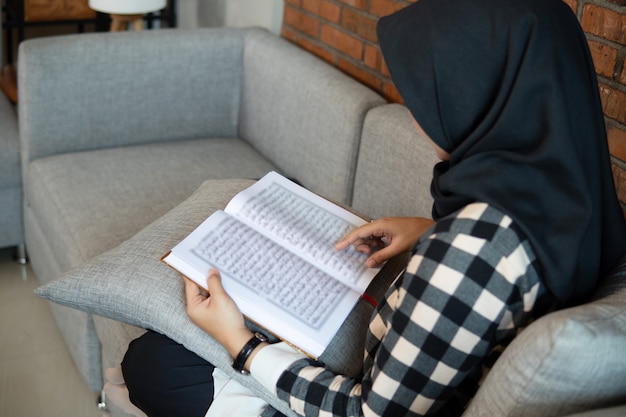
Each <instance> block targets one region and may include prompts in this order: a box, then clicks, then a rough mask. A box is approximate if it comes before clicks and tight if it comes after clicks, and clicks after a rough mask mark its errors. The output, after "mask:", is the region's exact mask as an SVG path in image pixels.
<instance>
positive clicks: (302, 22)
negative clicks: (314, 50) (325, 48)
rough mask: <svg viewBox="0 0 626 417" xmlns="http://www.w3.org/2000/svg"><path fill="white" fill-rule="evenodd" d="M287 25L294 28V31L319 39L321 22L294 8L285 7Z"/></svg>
mask: <svg viewBox="0 0 626 417" xmlns="http://www.w3.org/2000/svg"><path fill="white" fill-rule="evenodd" d="M284 23H285V24H286V25H289V26H292V27H293V28H294V29H296V30H298V31H301V32H303V33H306V34H307V35H309V36H313V37H315V38H316V37H318V36H319V29H320V22H319V20H317V19H315V18H313V17H311V16H309V15H306V14H304V13H302V12H301V11H299V10H296V9H294V8H292V7H285V20H284Z"/></svg>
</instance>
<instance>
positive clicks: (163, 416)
mask: <svg viewBox="0 0 626 417" xmlns="http://www.w3.org/2000/svg"><path fill="white" fill-rule="evenodd" d="M213 369H214V367H213V365H211V364H210V363H209V362H207V361H205V360H204V359H202V358H201V357H199V356H198V355H196V354H195V353H193V352H191V351H189V350H187V349H186V348H185V347H184V346H183V345H180V344H178V343H176V342H174V341H173V340H171V339H169V338H168V337H166V336H163V335H161V334H159V333H155V332H152V331H148V332H147V333H145V334H144V335H143V336H141V337H139V338H137V339H135V340H133V341H132V342H131V343H130V345H129V347H128V351H127V352H126V355H125V356H124V360H123V361H122V373H123V374H124V380H125V382H126V386H127V388H128V391H129V392H130V400H131V402H132V403H133V404H135V405H136V406H137V407H138V408H140V409H141V410H143V412H144V413H146V414H147V415H148V416H150V417H203V416H204V415H205V414H206V411H207V410H208V409H209V406H210V405H211V402H212V400H213Z"/></svg>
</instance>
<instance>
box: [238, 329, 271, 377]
mask: <svg viewBox="0 0 626 417" xmlns="http://www.w3.org/2000/svg"><path fill="white" fill-rule="evenodd" d="M263 342H267V337H265V335H263V334H261V333H259V332H256V333H255V334H254V336H252V338H251V339H250V340H248V342H247V343H246V344H245V345H243V347H242V348H241V351H240V352H239V354H238V355H237V357H236V358H235V361H234V362H233V369H234V370H235V371H237V372H241V373H242V374H244V375H248V374H249V373H250V372H249V371H247V370H246V369H244V365H245V364H246V361H247V360H248V358H249V357H250V354H252V351H253V350H254V348H256V347H257V346H259V345H260V344H261V343H263Z"/></svg>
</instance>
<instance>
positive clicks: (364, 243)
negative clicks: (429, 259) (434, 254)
mask: <svg viewBox="0 0 626 417" xmlns="http://www.w3.org/2000/svg"><path fill="white" fill-rule="evenodd" d="M433 224H435V221H434V220H431V219H426V218H423V217H386V218H382V219H378V220H376V221H373V222H370V223H368V224H365V225H363V226H361V227H359V228H356V229H354V230H353V231H352V232H350V233H348V235H346V237H344V238H343V239H342V240H340V241H339V242H337V244H336V245H335V248H336V249H338V250H343V249H346V248H347V247H348V246H350V245H353V246H354V248H355V249H356V250H358V251H359V252H363V253H367V254H371V256H370V257H369V258H367V260H366V261H365V264H366V265H367V266H368V267H370V268H373V267H376V266H378V265H380V264H382V263H383V262H385V261H387V260H388V259H391V258H393V257H394V256H396V255H399V254H401V253H404V252H408V251H410V250H411V249H412V248H413V246H415V243H416V242H417V240H418V239H419V238H420V236H422V234H423V233H424V232H425V231H426V230H427V229H428V228H429V227H431V226H432V225H433ZM381 238H385V239H386V240H387V242H388V245H387V246H385V245H384V244H383V242H382V241H381Z"/></svg>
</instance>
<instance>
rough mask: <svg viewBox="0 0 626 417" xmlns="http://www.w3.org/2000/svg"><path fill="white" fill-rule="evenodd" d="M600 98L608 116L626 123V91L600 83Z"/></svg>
mask: <svg viewBox="0 0 626 417" xmlns="http://www.w3.org/2000/svg"><path fill="white" fill-rule="evenodd" d="M600 99H601V100H602V108H603V110H604V114H605V115H606V116H608V117H610V118H612V119H615V120H617V121H618V122H620V123H625V124H626V93H623V92H622V91H619V90H616V89H614V88H611V87H609V86H608V85H605V84H600Z"/></svg>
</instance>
